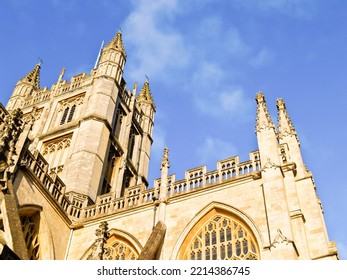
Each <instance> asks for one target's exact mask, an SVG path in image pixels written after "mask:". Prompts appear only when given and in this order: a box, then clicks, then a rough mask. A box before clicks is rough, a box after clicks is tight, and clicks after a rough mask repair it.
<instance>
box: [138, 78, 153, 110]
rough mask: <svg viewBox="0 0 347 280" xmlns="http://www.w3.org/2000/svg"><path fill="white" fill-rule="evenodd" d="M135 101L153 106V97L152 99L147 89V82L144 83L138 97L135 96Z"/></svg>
mask: <svg viewBox="0 0 347 280" xmlns="http://www.w3.org/2000/svg"><path fill="white" fill-rule="evenodd" d="M136 101H137V102H146V103H150V104H152V105H153V106H155V105H154V100H153V97H152V94H151V90H150V88H149V82H148V80H146V81H145V83H144V85H143V87H142V89H141V91H140V93H139V95H138V96H137V98H136Z"/></svg>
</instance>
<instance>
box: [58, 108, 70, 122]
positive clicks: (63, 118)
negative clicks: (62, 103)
mask: <svg viewBox="0 0 347 280" xmlns="http://www.w3.org/2000/svg"><path fill="white" fill-rule="evenodd" d="M69 109H70V108H69V107H66V108H65V110H64V113H63V116H62V117H61V120H60V125H62V124H64V123H65V121H66V117H67V114H68V113H69Z"/></svg>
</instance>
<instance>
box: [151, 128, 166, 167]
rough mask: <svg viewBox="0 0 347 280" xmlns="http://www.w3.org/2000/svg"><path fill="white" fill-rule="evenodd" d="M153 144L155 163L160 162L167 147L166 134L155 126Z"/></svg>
mask: <svg viewBox="0 0 347 280" xmlns="http://www.w3.org/2000/svg"><path fill="white" fill-rule="evenodd" d="M153 139H154V141H153V144H152V150H151V155H152V156H153V159H154V160H155V161H159V160H160V159H161V158H162V155H163V151H164V148H165V146H166V144H167V143H166V132H165V130H164V129H163V128H162V127H161V126H159V125H155V126H154V129H153ZM158 166H159V165H158Z"/></svg>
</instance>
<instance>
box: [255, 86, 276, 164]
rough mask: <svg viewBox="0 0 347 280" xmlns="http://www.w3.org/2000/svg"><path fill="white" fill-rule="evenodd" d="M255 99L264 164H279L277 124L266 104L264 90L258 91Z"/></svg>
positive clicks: (261, 156)
mask: <svg viewBox="0 0 347 280" xmlns="http://www.w3.org/2000/svg"><path fill="white" fill-rule="evenodd" d="M255 100H256V101H257V118H256V134H257V140H258V147H259V152H260V161H261V163H262V166H263V165H264V164H265V163H269V164H271V165H274V166H277V165H279V158H278V151H277V149H278V139H277V133H276V129H275V125H274V123H273V122H272V119H271V116H270V114H269V111H268V109H267V106H266V101H265V97H264V95H263V93H262V92H258V93H257V95H256V98H255Z"/></svg>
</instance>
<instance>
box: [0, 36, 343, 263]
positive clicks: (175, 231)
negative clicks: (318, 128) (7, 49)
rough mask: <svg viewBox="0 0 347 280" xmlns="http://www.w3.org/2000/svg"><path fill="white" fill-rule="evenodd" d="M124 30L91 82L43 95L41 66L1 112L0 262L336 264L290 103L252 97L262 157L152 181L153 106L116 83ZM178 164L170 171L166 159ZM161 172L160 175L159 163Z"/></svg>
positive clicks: (164, 168)
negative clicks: (270, 104) (273, 105)
mask: <svg viewBox="0 0 347 280" xmlns="http://www.w3.org/2000/svg"><path fill="white" fill-rule="evenodd" d="M125 61H126V52H125V49H124V46H123V42H122V34H121V33H117V34H116V36H115V37H114V38H113V39H112V40H111V41H110V42H109V44H108V45H107V46H105V47H104V48H103V49H102V52H101V55H100V60H99V63H98V64H97V65H96V66H95V68H94V69H92V70H91V72H90V74H88V75H87V74H85V73H82V74H79V75H76V76H73V77H72V79H71V81H70V82H67V81H66V80H64V79H63V78H64V71H65V70H64V69H63V70H62V72H61V74H60V75H59V78H58V80H57V82H56V83H55V84H53V85H52V87H51V88H50V89H48V88H46V87H45V88H41V87H40V83H39V80H40V71H41V65H40V64H37V65H36V66H35V67H34V69H33V70H32V71H30V72H29V73H28V74H27V75H26V76H24V78H22V79H21V80H20V81H19V82H18V83H17V84H16V86H15V88H14V91H13V94H12V96H11V98H10V100H9V102H8V104H7V106H6V109H5V108H4V107H3V106H1V107H0V109H1V110H0V111H1V112H0V128H1V130H0V183H1V184H0V186H1V191H0V210H1V211H0V256H3V253H1V251H6V250H7V252H12V254H8V258H13V259H16V258H21V259H28V258H30V259H129V260H134V259H164V260H168V259H192V260H201V259H206V260H217V259H220V260H239V259H263V260H274V259H290V260H299V259H337V258H338V253H337V249H336V246H335V243H334V242H331V241H329V238H328V234H327V229H326V226H325V222H324V216H323V210H322V206H321V203H320V200H319V198H318V196H317V194H316V186H315V183H314V180H313V175H312V174H311V172H309V170H308V169H307V168H306V166H305V164H304V162H303V159H302V156H301V151H300V142H299V138H298V135H297V133H296V130H295V128H294V125H293V124H292V122H291V120H290V118H289V115H288V113H287V109H286V106H285V103H284V101H283V100H282V99H278V100H277V110H278V127H277V128H276V127H275V125H274V123H273V121H272V119H271V117H270V114H269V112H268V109H267V105H266V102H265V97H264V95H263V94H262V93H261V92H259V93H258V94H257V95H256V104H257V117H256V137H257V140H258V148H259V149H258V150H256V151H252V152H250V154H249V160H247V161H245V162H240V160H239V157H238V156H232V157H228V158H226V159H222V160H220V161H218V162H217V167H216V169H215V170H212V171H208V170H207V167H206V166H200V167H196V168H193V169H190V170H187V171H186V172H185V174H184V176H183V179H179V180H176V175H175V174H170V172H169V168H170V161H169V149H168V148H165V150H164V153H163V159H162V163H161V166H160V169H161V177H160V178H159V179H157V180H155V182H154V185H151V184H150V183H149V182H148V180H147V174H148V166H149V160H150V149H151V144H152V130H153V125H154V114H155V110H156V107H155V104H154V101H153V97H152V94H151V91H150V87H149V83H148V81H145V83H144V85H143V87H142V88H141V90H139V91H137V84H136V83H135V84H134V86H133V88H132V90H127V88H126V83H125V81H124V79H123V69H124V64H125ZM173 164H174V163H173ZM158 168H159V167H158Z"/></svg>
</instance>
